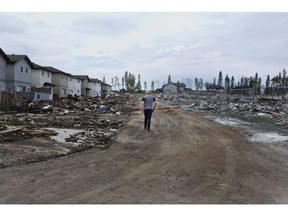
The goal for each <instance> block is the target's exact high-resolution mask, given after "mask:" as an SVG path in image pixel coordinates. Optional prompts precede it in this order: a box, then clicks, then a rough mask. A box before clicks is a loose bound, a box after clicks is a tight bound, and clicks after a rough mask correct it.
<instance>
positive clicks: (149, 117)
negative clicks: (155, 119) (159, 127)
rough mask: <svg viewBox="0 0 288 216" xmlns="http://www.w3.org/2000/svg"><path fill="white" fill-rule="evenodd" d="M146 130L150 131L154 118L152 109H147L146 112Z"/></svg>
mask: <svg viewBox="0 0 288 216" xmlns="http://www.w3.org/2000/svg"><path fill="white" fill-rule="evenodd" d="M144 116H145V119H144V128H145V129H146V128H147V129H150V124H151V117H152V110H151V109H145V110H144Z"/></svg>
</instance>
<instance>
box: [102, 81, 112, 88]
mask: <svg viewBox="0 0 288 216" xmlns="http://www.w3.org/2000/svg"><path fill="white" fill-rule="evenodd" d="M101 85H105V86H110V87H112V86H111V85H109V84H107V83H103V82H101Z"/></svg>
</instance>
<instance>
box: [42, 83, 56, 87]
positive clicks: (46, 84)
mask: <svg viewBox="0 0 288 216" xmlns="http://www.w3.org/2000/svg"><path fill="white" fill-rule="evenodd" d="M43 86H56V85H54V84H52V83H49V82H45V83H44V84H43Z"/></svg>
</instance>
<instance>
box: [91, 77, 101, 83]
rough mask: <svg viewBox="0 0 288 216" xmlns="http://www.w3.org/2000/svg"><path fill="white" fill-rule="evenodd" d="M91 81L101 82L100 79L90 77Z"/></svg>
mask: <svg viewBox="0 0 288 216" xmlns="http://www.w3.org/2000/svg"><path fill="white" fill-rule="evenodd" d="M90 81H91V82H100V83H101V81H100V80H99V79H94V78H90Z"/></svg>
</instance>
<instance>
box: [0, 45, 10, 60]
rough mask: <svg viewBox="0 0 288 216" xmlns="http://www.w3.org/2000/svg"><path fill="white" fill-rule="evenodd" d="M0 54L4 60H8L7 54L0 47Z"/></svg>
mask: <svg viewBox="0 0 288 216" xmlns="http://www.w3.org/2000/svg"><path fill="white" fill-rule="evenodd" d="M0 55H2V56H3V58H4V59H5V60H6V61H9V58H8V56H7V55H6V53H5V52H4V51H3V50H2V49H1V48H0Z"/></svg>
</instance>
